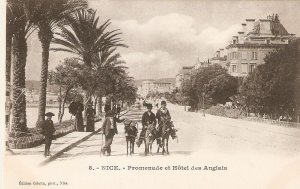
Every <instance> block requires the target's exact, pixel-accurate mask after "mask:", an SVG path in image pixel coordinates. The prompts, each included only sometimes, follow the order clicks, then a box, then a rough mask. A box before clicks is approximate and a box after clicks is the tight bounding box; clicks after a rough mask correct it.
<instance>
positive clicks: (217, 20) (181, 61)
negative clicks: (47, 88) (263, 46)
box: [26, 0, 300, 80]
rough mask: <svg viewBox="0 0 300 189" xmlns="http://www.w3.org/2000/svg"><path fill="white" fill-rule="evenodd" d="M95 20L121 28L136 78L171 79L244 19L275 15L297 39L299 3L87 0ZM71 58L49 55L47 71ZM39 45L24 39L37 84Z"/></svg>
mask: <svg viewBox="0 0 300 189" xmlns="http://www.w3.org/2000/svg"><path fill="white" fill-rule="evenodd" d="M89 7H90V8H93V9H96V10H97V14H98V15H99V16H100V21H101V22H104V21H106V20H107V19H111V22H112V24H111V26H110V29H115V28H118V29H121V32H122V38H123V40H124V43H125V44H127V45H128V46H129V47H128V48H120V49H118V51H119V52H120V53H121V56H122V57H121V58H122V59H123V60H125V61H126V62H127V66H128V67H129V73H130V75H131V76H133V77H135V78H136V79H156V78H170V77H175V76H176V74H177V73H178V71H179V69H180V68H181V67H182V66H191V65H194V64H195V62H196V59H197V58H198V57H199V59H200V60H207V59H208V58H211V57H213V55H214V52H215V51H216V50H218V49H220V48H224V47H225V46H226V45H227V44H228V42H229V40H230V39H231V37H232V36H233V35H236V34H237V32H238V31H241V23H243V22H245V19H247V18H254V19H260V18H266V17H267V16H268V15H272V14H273V13H277V14H279V19H280V21H281V23H282V24H283V25H284V26H285V28H286V29H287V31H288V32H289V33H294V34H296V36H298V37H299V36H300V25H299V24H297V23H300V11H299V10H300V1H221V0H219V1H201V0H147V1H146V0H90V1H89ZM70 56H71V57H72V56H74V55H71V54H66V53H62V52H55V53H54V52H50V61H49V70H52V69H54V68H55V67H56V66H57V65H58V64H60V62H61V61H63V59H64V58H66V57H70ZM40 68H41V47H40V42H39V41H38V39H37V34H36V33H34V34H33V35H32V36H30V38H29V39H28V57H27V66H26V79H27V80H39V78H40Z"/></svg>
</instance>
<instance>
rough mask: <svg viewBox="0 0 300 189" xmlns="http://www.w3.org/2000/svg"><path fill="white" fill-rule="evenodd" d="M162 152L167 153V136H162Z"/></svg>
mask: <svg viewBox="0 0 300 189" xmlns="http://www.w3.org/2000/svg"><path fill="white" fill-rule="evenodd" d="M161 142H162V154H165V152H166V151H165V137H162V141H161Z"/></svg>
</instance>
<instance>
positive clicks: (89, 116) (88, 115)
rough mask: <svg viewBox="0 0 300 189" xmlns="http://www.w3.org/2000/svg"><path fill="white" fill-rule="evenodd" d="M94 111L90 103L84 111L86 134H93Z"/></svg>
mask: <svg viewBox="0 0 300 189" xmlns="http://www.w3.org/2000/svg"><path fill="white" fill-rule="evenodd" d="M95 114H96V112H95V109H94V108H93V105H92V103H89V104H88V108H87V109H86V118H87V121H86V132H94V131H95V121H94V119H95Z"/></svg>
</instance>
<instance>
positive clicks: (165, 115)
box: [156, 108, 171, 124]
mask: <svg viewBox="0 0 300 189" xmlns="http://www.w3.org/2000/svg"><path fill="white" fill-rule="evenodd" d="M156 119H157V121H158V124H161V122H162V120H164V121H171V115H170V112H169V110H168V109H166V110H165V111H162V109H161V108H160V109H158V110H157V112H156Z"/></svg>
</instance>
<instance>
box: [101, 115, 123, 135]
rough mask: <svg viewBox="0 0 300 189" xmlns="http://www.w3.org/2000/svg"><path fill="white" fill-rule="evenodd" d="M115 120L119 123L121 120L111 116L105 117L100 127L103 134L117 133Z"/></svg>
mask: <svg viewBox="0 0 300 189" xmlns="http://www.w3.org/2000/svg"><path fill="white" fill-rule="evenodd" d="M117 122H118V123H121V122H122V120H120V119H118V118H116V117H111V116H109V117H106V118H105V120H104V121H103V124H102V128H101V130H102V131H103V133H104V135H105V136H107V135H109V134H113V135H114V134H118V128H117Z"/></svg>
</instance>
